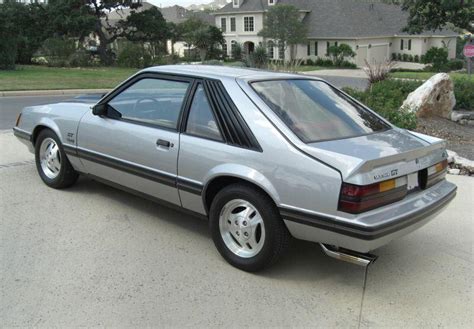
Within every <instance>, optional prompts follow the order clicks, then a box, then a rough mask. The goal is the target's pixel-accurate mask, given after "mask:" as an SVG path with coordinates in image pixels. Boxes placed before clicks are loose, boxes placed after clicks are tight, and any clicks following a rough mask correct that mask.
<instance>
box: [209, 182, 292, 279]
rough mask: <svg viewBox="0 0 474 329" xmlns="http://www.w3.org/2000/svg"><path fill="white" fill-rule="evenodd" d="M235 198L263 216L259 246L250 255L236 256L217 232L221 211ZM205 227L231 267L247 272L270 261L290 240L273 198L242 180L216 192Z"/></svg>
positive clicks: (275, 258)
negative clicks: (262, 233) (207, 224)
mask: <svg viewBox="0 0 474 329" xmlns="http://www.w3.org/2000/svg"><path fill="white" fill-rule="evenodd" d="M235 199H242V200H244V201H247V202H249V203H250V204H252V205H253V206H254V207H255V208H256V210H257V211H258V212H259V214H260V216H261V217H262V219H263V223H264V227H265V239H264V242H263V247H262V249H261V250H260V251H259V252H258V254H256V255H255V256H253V257H251V258H244V257H240V256H238V255H236V254H235V253H234V252H232V251H231V250H230V249H229V248H228V247H227V245H226V243H225V242H224V239H223V237H222V235H221V232H220V227H219V217H220V214H221V211H222V209H223V207H224V206H225V205H226V204H227V203H228V202H229V201H231V200H235ZM209 226H210V230H211V234H212V239H213V240H214V244H215V245H216V248H217V250H218V251H219V253H220V254H221V255H222V257H224V259H225V260H226V261H227V262H228V263H229V264H231V265H232V266H235V267H237V268H239V269H241V270H244V271H247V272H257V271H260V270H263V269H265V268H267V267H269V266H271V265H272V264H274V263H275V262H276V261H277V260H278V259H279V258H280V256H281V255H282V254H283V253H284V251H285V250H286V249H287V248H288V245H289V243H290V240H291V236H290V233H289V232H288V229H287V228H286V226H285V224H284V223H283V220H282V219H281V216H280V213H279V212H278V209H277V207H276V206H275V204H274V202H273V200H272V199H271V198H270V197H269V196H268V195H267V194H266V193H264V192H262V191H261V190H259V189H257V188H254V187H252V186H250V185H248V184H243V183H242V184H240V183H239V184H232V185H229V186H227V187H225V188H223V189H222V190H221V191H219V193H217V195H216V196H215V198H214V200H213V201H212V204H211V209H210V211H209Z"/></svg>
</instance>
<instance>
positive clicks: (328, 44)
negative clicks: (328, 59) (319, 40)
mask: <svg viewBox="0 0 474 329" xmlns="http://www.w3.org/2000/svg"><path fill="white" fill-rule="evenodd" d="M329 47H331V44H330V43H329V41H328V42H326V56H329Z"/></svg>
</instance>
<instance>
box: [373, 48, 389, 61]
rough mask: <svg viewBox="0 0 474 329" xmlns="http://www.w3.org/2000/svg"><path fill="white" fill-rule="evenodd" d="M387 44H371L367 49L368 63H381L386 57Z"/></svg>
mask: <svg viewBox="0 0 474 329" xmlns="http://www.w3.org/2000/svg"><path fill="white" fill-rule="evenodd" d="M387 56H388V45H380V46H372V48H370V49H369V63H383V62H385V61H386V60H387V59H388V58H387Z"/></svg>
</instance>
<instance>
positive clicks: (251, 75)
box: [141, 65, 311, 80]
mask: <svg viewBox="0 0 474 329" xmlns="http://www.w3.org/2000/svg"><path fill="white" fill-rule="evenodd" d="M141 72H159V73H168V74H179V75H188V76H193V77H202V78H212V79H222V78H231V79H237V78H245V79H251V80H260V79H262V80H264V79H276V78H286V79H288V78H298V77H299V78H301V77H302V75H297V74H289V73H281V72H274V71H265V70H258V69H249V68H240V67H229V66H219V65H162V66H154V67H149V68H146V69H144V70H142V71H141ZM307 78H308V79H311V77H307Z"/></svg>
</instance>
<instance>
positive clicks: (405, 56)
mask: <svg viewBox="0 0 474 329" xmlns="http://www.w3.org/2000/svg"><path fill="white" fill-rule="evenodd" d="M402 60H403V61H404V62H408V54H403V55H402Z"/></svg>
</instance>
